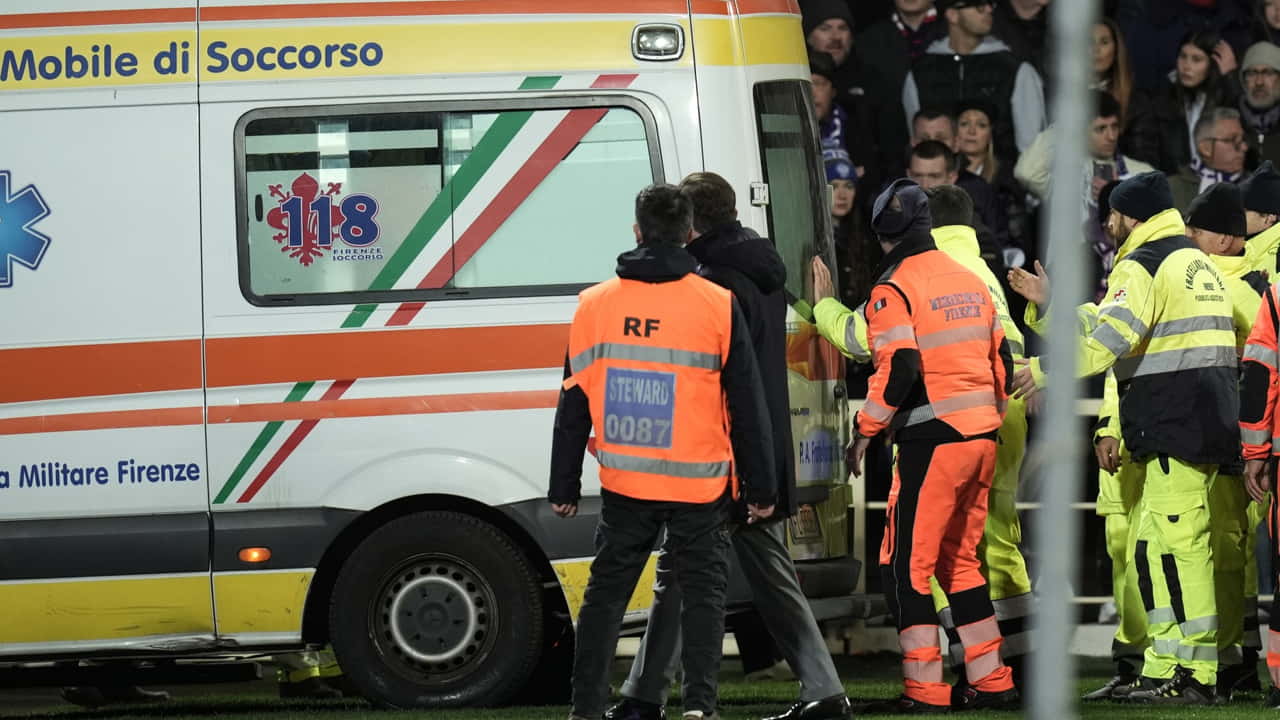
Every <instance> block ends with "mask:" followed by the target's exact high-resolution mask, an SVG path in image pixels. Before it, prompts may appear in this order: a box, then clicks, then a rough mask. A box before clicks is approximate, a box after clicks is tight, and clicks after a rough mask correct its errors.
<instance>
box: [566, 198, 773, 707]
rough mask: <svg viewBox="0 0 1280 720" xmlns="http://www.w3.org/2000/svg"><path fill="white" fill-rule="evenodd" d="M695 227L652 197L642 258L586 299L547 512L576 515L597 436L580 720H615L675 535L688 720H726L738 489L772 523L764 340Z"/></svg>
mask: <svg viewBox="0 0 1280 720" xmlns="http://www.w3.org/2000/svg"><path fill="white" fill-rule="evenodd" d="M692 222H693V212H692V206H691V205H690V203H689V200H688V199H687V198H685V197H684V196H683V195H681V193H680V190H679V189H678V188H676V187H674V186H671V185H653V186H650V187H648V188H645V189H644V190H642V191H641V192H640V195H639V196H638V197H637V198H636V226H635V234H636V240H637V241H638V242H639V247H637V248H636V249H634V250H632V251H630V252H625V253H623V254H622V255H620V256H618V266H617V274H618V277H616V278H613V279H612V280H608V281H606V282H603V283H600V284H599V285H595V286H593V287H590V288H587V289H586V290H584V291H583V292H582V294H581V295H580V297H579V302H578V310H577V313H576V314H575V315H574V318H573V325H572V326H571V327H570V329H569V353H568V361H567V364H568V367H567V368H566V378H565V381H564V385H563V388H562V392H561V393H560V402H559V406H558V407H557V408H556V420H555V431H554V435H553V439H552V446H551V488H550V491H549V492H548V495H547V499H548V500H549V501H550V502H551V506H552V509H553V510H554V511H555V513H556V514H557V515H560V516H561V517H571V516H573V515H575V514H577V510H578V501H579V497H580V494H581V482H580V478H581V475H582V460H583V453H584V451H585V450H586V448H587V436H588V435H589V433H590V432H591V430H592V428H593V427H594V429H595V439H596V447H595V453H594V454H595V457H596V461H597V462H598V463H599V465H600V496H601V501H602V502H601V511H600V522H599V525H598V526H597V528H596V557H595V560H593V561H592V563H591V576H590V578H589V579H588V581H587V589H586V593H585V594H584V595H583V601H582V608H581V609H580V610H579V613H578V632H577V639H576V646H575V654H574V661H573V710H572V712H571V714H570V716H569V717H570V719H571V720H576V719H578V718H590V719H591V720H595V719H596V718H599V717H600V715H601V713H603V712H604V709H605V704H606V701H607V700H608V695H609V669H610V667H611V666H612V664H613V657H614V653H615V651H616V649H617V643H618V631H619V628H620V627H621V624H622V618H623V615H624V614H625V612H626V609H627V603H628V601H629V600H630V598H631V594H632V592H633V591H634V590H635V586H636V582H637V581H638V580H639V578H640V573H641V571H642V570H643V569H644V566H645V563H646V562H647V561H648V559H649V555H650V553H651V552H652V550H653V549H654V547H656V545H657V541H658V540H659V538H660V536H661V533H662V531H663V529H664V528H665V529H666V540H665V541H664V547H665V549H666V551H667V552H668V553H670V554H672V555H673V556H674V557H673V560H672V567H673V568H674V570H675V575H676V579H677V581H678V583H679V585H680V587H681V588H683V590H684V598H683V605H682V609H681V617H680V620H681V630H682V632H683V635H684V647H683V650H682V654H681V662H682V664H683V666H684V704H685V710H686V714H688V713H689V712H692V713H693V714H694V716H695V717H696V716H697V713H701V714H702V716H703V717H707V718H710V717H713V716H714V715H715V712H716V692H717V685H716V673H717V672H718V671H719V669H720V654H721V643H722V641H723V637H724V596H725V588H726V586H727V585H728V555H727V553H728V549H729V535H728V530H727V529H726V526H725V522H726V521H727V520H728V510H729V508H730V497H731V488H732V487H733V485H734V480H735V477H736V479H737V480H740V481H741V482H742V494H743V496H744V498H745V500H746V502H747V513H748V517H747V518H746V520H747V521H748V522H754V521H756V520H760V519H764V518H767V517H768V516H769V515H771V514H772V513H773V505H774V497H775V494H776V492H777V483H776V480H775V477H774V472H775V471H774V460H773V441H772V439H771V434H770V433H771V428H770V424H769V416H768V414H767V413H766V405H765V401H764V394H763V391H762V390H761V387H762V386H761V382H760V373H759V370H758V368H757V366H756V359H755V351H754V350H753V349H752V346H751V336H750V334H749V332H748V330H747V324H746V321H745V320H744V319H743V316H742V311H741V310H739V309H738V305H737V301H736V300H734V298H733V295H732V294H730V292H729V291H728V290H726V289H724V288H722V287H720V286H719V285H716V284H715V283H712V282H711V281H709V280H706V279H704V278H701V277H699V276H698V274H697V273H696V272H695V270H696V269H697V266H698V263H697V261H696V260H694V258H693V256H692V255H690V254H689V253H688V252H687V251H686V250H685V249H684V246H685V245H686V244H687V243H688V242H689V241H690V240H691V239H692V230H693V225H692ZM731 419H732V423H730V420H731Z"/></svg>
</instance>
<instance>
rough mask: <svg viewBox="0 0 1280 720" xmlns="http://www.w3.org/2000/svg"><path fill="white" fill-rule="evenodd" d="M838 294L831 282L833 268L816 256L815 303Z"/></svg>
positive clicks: (814, 263) (814, 261)
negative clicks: (830, 268)
mask: <svg viewBox="0 0 1280 720" xmlns="http://www.w3.org/2000/svg"><path fill="white" fill-rule="evenodd" d="M835 294H836V288H835V285H834V284H832V282H831V270H829V269H828V268H827V264H826V263H824V262H822V258H820V257H817V256H815V257H814V258H813V304H814V305H817V304H818V303H819V302H821V301H823V300H825V299H827V298H829V297H832V296H834V295H835Z"/></svg>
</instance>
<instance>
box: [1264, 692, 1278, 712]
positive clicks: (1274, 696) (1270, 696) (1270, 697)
mask: <svg viewBox="0 0 1280 720" xmlns="http://www.w3.org/2000/svg"><path fill="white" fill-rule="evenodd" d="M1262 704H1263V705H1265V706H1266V707H1267V708H1269V709H1271V710H1280V688H1271V692H1269V693H1267V701H1266V702H1264V703H1262Z"/></svg>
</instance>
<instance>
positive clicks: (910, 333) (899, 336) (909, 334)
mask: <svg viewBox="0 0 1280 720" xmlns="http://www.w3.org/2000/svg"><path fill="white" fill-rule="evenodd" d="M915 336H916V331H915V330H914V329H913V328H912V327H911V326H910V325H895V326H893V327H891V328H889V329H888V330H885V331H884V332H880V333H876V339H875V340H873V341H872V342H871V349H872V350H873V351H879V350H880V348H882V347H884V346H885V345H888V344H889V343H891V342H897V341H899V340H911V339H913V338H915Z"/></svg>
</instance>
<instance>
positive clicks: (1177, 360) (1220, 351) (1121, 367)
mask: <svg viewBox="0 0 1280 720" xmlns="http://www.w3.org/2000/svg"><path fill="white" fill-rule="evenodd" d="M1208 367H1231V368H1233V367H1236V349H1235V348H1234V347H1229V346H1226V345H1212V346H1209V347H1196V348H1185V349H1182V350H1166V351H1164V352H1157V353H1147V354H1146V355H1141V356H1138V357H1127V358H1122V359H1121V360H1119V361H1118V362H1116V366H1115V372H1116V379H1117V380H1129V379H1131V378H1135V377H1140V376H1142V375H1155V374H1156V373H1165V372H1174V371H1176V370H1192V369H1196V368H1208Z"/></svg>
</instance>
